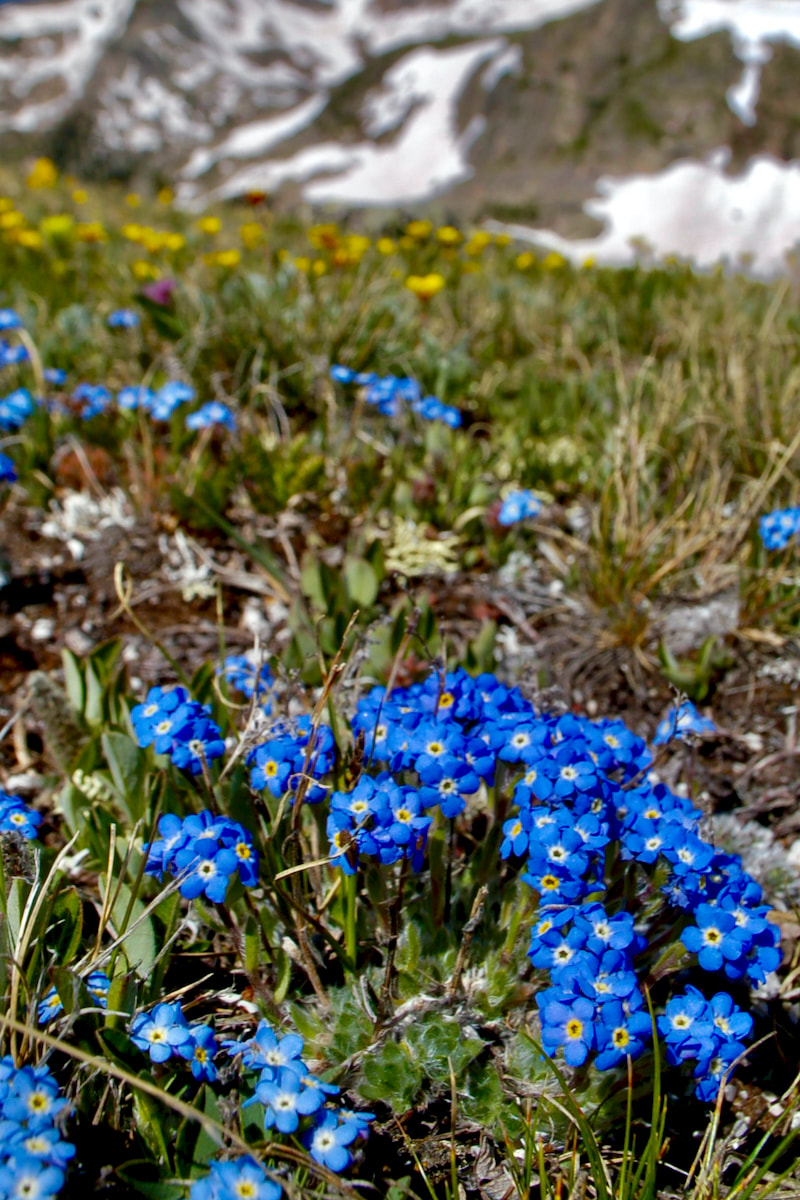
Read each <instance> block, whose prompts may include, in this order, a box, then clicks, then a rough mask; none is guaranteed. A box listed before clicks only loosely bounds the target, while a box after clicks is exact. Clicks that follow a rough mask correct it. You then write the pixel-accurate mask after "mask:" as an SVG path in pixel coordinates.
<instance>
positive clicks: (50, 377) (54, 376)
mask: <svg viewBox="0 0 800 1200" xmlns="http://www.w3.org/2000/svg"><path fill="white" fill-rule="evenodd" d="M44 377H45V380H46V381H47V382H48V383H54V384H55V385H56V387H60V385H61V384H62V383H66V381H67V372H66V371H65V370H64V368H63V367H45V369H44Z"/></svg>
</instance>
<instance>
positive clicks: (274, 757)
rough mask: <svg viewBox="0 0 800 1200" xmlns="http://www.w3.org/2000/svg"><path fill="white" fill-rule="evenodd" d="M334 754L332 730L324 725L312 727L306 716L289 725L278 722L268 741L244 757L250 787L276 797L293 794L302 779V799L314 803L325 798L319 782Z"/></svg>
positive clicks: (334, 746) (324, 791) (327, 770)
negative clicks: (304, 789) (303, 795)
mask: <svg viewBox="0 0 800 1200" xmlns="http://www.w3.org/2000/svg"><path fill="white" fill-rule="evenodd" d="M335 753H336V743H335V741H334V737H333V731H332V730H331V729H330V728H329V727H328V726H327V725H318V726H316V727H312V724H311V719H310V717H307V716H303V717H298V718H297V720H295V721H293V722H291V723H290V724H287V723H286V722H278V723H277V724H275V725H274V726H273V728H272V736H271V737H270V738H269V740H268V741H266V742H262V743H261V745H259V746H256V747H254V749H252V750H251V751H250V753H249V754H248V756H247V763H248V766H250V768H251V771H250V785H251V787H253V788H255V790H256V791H257V792H261V791H263V790H264V789H265V788H266V789H267V790H268V791H269V792H271V793H272V795H273V796H276V797H279V796H282V795H283V794H284V792H287V791H293V792H294V791H297V788H298V787H299V785H300V783H301V781H302V780H303V779H305V780H306V781H307V789H306V793H305V799H306V800H308V801H309V803H311V804H316V803H318V802H319V801H320V800H323V799H324V798H325V796H326V795H327V791H326V789H325V788H324V787H322V786H321V785H320V783H319V780H321V779H322V777H323V776H324V775H327V774H328V772H329V771H330V769H331V767H332V766H333V759H334V755H335Z"/></svg>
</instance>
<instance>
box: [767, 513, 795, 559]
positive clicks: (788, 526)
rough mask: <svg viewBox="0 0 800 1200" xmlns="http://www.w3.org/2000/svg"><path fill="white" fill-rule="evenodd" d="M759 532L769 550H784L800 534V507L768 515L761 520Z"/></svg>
mask: <svg viewBox="0 0 800 1200" xmlns="http://www.w3.org/2000/svg"><path fill="white" fill-rule="evenodd" d="M758 532H759V534H760V535H761V541H762V542H763V543H764V545H765V546H766V548H767V550H783V549H784V547H785V546H788V545H789V542H790V541H791V540H792V538H794V537H797V535H798V533H800V507H795V508H778V509H776V510H775V512H771V513H766V514H765V515H764V516H763V517H761V518H759V522H758Z"/></svg>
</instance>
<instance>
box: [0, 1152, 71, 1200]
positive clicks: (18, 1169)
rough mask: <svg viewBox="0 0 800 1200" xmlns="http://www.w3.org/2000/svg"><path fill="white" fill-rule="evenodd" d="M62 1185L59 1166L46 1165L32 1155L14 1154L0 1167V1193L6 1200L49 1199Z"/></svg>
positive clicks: (62, 1180) (62, 1174)
mask: <svg viewBox="0 0 800 1200" xmlns="http://www.w3.org/2000/svg"><path fill="white" fill-rule="evenodd" d="M63 1186H64V1172H63V1171H62V1170H61V1169H60V1167H51V1166H46V1165H45V1164H44V1163H43V1162H42V1160H41V1159H40V1158H37V1157H35V1156H34V1155H28V1154H21V1155H19V1156H15V1157H14V1158H13V1159H10V1160H9V1161H8V1162H7V1163H6V1164H5V1165H4V1166H2V1167H0V1195H2V1196H4V1197H8V1200H23V1198H24V1200H50V1197H52V1196H56V1195H58V1193H59V1192H60V1191H61V1188H62V1187H63Z"/></svg>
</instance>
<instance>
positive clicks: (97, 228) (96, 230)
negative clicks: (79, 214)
mask: <svg viewBox="0 0 800 1200" xmlns="http://www.w3.org/2000/svg"><path fill="white" fill-rule="evenodd" d="M75 237H76V238H77V239H78V241H79V242H107V241H108V234H107V233H106V227H105V225H103V224H102V222H101V221H82V222H81V223H80V224H78V225H76V226H75Z"/></svg>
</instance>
